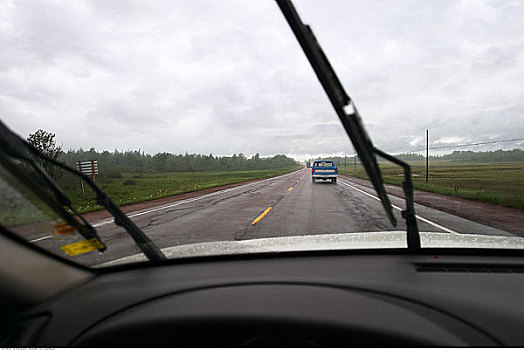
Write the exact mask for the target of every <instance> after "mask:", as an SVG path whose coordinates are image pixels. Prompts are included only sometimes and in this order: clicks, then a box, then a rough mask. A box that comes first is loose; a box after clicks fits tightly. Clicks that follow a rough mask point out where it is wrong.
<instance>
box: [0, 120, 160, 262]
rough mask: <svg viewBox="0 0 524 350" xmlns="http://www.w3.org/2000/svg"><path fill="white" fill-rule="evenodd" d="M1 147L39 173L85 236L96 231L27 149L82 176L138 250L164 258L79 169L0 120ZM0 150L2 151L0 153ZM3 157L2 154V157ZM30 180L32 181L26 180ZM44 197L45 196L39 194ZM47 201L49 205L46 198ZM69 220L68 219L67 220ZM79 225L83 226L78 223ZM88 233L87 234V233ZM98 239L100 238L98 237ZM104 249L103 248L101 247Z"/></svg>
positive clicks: (148, 255)
mask: <svg viewBox="0 0 524 350" xmlns="http://www.w3.org/2000/svg"><path fill="white" fill-rule="evenodd" d="M0 146H1V149H2V151H3V152H6V153H7V154H8V155H9V156H10V157H12V158H15V159H18V160H23V161H25V162H27V163H29V164H30V165H31V167H32V168H33V169H34V170H35V171H36V172H37V174H39V175H40V178H39V180H41V182H42V183H43V184H44V185H45V186H46V187H47V188H48V189H49V190H50V191H51V192H52V193H53V194H54V197H55V198H56V200H57V201H58V202H59V203H60V204H61V205H63V206H65V207H67V208H69V209H71V210H72V211H73V212H74V213H75V214H76V215H77V216H78V217H79V218H80V219H81V220H82V222H83V224H84V226H85V227H86V230H85V232H82V233H83V234H84V237H86V238H97V239H98V240H100V238H99V237H98V235H97V233H96V230H95V229H94V228H93V227H92V226H91V225H90V224H89V223H88V222H87V221H86V220H85V219H84V218H83V217H82V215H80V213H78V211H77V210H76V209H75V207H74V206H73V205H72V203H71V200H70V199H69V197H67V195H66V194H65V193H64V192H62V190H61V189H60V188H59V187H58V186H57V185H56V184H55V183H54V181H53V180H52V179H51V178H50V177H49V175H47V173H46V172H45V171H44V170H42V168H41V167H40V166H39V165H38V164H36V163H35V162H34V160H33V159H32V158H31V157H30V156H29V154H28V152H27V151H29V152H30V153H31V154H32V155H33V156H35V157H38V158H40V159H43V160H45V161H47V162H49V163H51V164H53V165H55V166H57V167H59V168H61V169H64V170H65V171H67V172H70V173H73V174H75V175H77V176H79V177H81V178H82V180H83V181H85V182H86V183H87V184H88V185H89V186H90V187H91V188H92V189H93V191H94V192H95V194H96V201H97V203H98V204H100V205H101V206H103V207H104V208H105V209H106V210H107V211H108V212H109V213H110V214H111V215H113V218H114V220H115V224H117V225H120V226H122V227H124V228H125V229H126V231H127V232H128V233H129V234H130V235H131V237H132V238H133V240H134V241H135V242H136V244H137V245H138V247H139V248H140V250H142V252H143V253H144V254H145V255H146V256H147V257H148V258H149V260H151V261H155V262H158V261H163V260H166V257H165V255H164V254H163V253H162V251H161V250H160V249H159V248H158V247H157V246H156V245H155V244H154V243H153V242H152V241H151V240H150V239H149V237H147V236H146V235H145V234H144V233H143V232H142V231H141V230H140V229H139V228H138V226H136V225H135V224H134V223H133V222H132V221H131V220H130V219H129V218H128V217H127V216H126V215H125V214H124V213H123V212H122V211H121V210H120V208H119V207H118V206H117V205H115V204H114V203H113V201H112V200H111V198H110V197H109V196H108V195H106V194H105V193H104V192H103V191H102V190H101V189H100V188H99V187H98V186H97V185H96V184H95V183H94V182H93V181H92V180H91V179H90V178H89V177H87V176H85V175H84V174H82V173H80V172H79V171H77V170H75V169H72V168H70V167H68V166H67V165H65V164H62V163H60V162H58V161H56V160H54V159H52V158H50V157H47V156H46V155H44V154H42V153H41V152H40V151H39V150H38V149H36V148H35V147H34V146H33V145H31V144H29V143H27V142H26V141H25V140H23V139H22V138H20V137H19V136H18V135H16V134H15V133H13V132H12V131H11V130H9V128H7V126H6V125H5V124H4V123H3V122H2V121H0ZM0 153H1V152H0ZM2 158H5V157H2ZM2 164H4V159H2ZM29 183H32V182H29ZM38 187H39V186H38V185H37V184H34V183H33V187H32V188H33V190H35V189H37V188H38ZM36 191H37V192H38V193H37V195H42V193H43V191H38V190H36ZM41 198H42V199H44V200H46V198H45V197H41ZM46 202H47V203H48V204H49V198H47V200H46ZM53 208H55V209H56V206H54V205H53ZM63 212H65V213H67V211H66V210H64V209H63V208H61V211H59V213H61V214H63ZM70 220H71V219H69V221H70ZM80 227H82V226H81V225H80ZM86 235H87V236H86ZM100 241H101V240H100ZM104 249H105V247H104Z"/></svg>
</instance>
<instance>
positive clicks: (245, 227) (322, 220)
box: [39, 168, 513, 265]
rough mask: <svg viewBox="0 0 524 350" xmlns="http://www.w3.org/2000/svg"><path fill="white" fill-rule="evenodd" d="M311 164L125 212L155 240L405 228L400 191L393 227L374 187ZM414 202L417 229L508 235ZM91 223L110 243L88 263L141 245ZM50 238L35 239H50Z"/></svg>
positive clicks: (106, 223)
mask: <svg viewBox="0 0 524 350" xmlns="http://www.w3.org/2000/svg"><path fill="white" fill-rule="evenodd" d="M310 171H311V170H310V169H307V168H305V169H301V170H299V171H296V172H293V173H290V174H286V175H283V176H279V177H276V178H272V179H267V180H262V181H259V182H256V183H250V184H246V185H242V186H239V187H234V188H230V189H227V190H223V191H219V192H214V193H211V194H207V195H203V196H200V197H195V198H191V199H186V200H181V201H177V202H173V203H170V204H166V205H163V206H159V207H153V208H149V209H147V210H142V211H139V212H133V213H130V214H128V216H129V217H130V218H131V219H132V220H133V221H134V222H135V224H136V225H138V226H139V227H140V228H141V229H142V230H143V231H144V232H145V233H146V234H147V235H148V236H149V237H150V238H151V239H152V240H153V241H154V242H155V243H156V244H157V245H158V246H159V247H161V248H164V247H170V246H175V245H182V244H190V243H198V242H210V241H229V240H245V239H254V238H266V237H279V236H290V235H310V234H321V233H346V232H372V231H390V230H405V225H404V220H403V219H402V218H401V214H400V210H398V209H400V208H404V200H403V199H400V198H398V197H391V196H390V198H391V202H392V204H393V205H394V206H397V207H398V209H395V210H394V212H395V215H396V217H397V221H398V225H397V227H396V228H395V227H393V226H392V225H391V224H390V222H389V221H388V219H387V217H386V215H385V212H384V209H383V207H382V204H381V203H380V201H378V200H377V199H376V197H375V192H374V190H372V189H370V188H367V187H364V186H362V185H358V184H356V183H353V182H352V181H351V180H350V179H348V178H343V177H339V180H338V183H336V184H332V183H330V182H327V181H326V182H322V181H320V182H315V183H313V182H312V180H311V174H310ZM415 208H416V213H417V215H418V216H419V219H418V225H419V230H420V231H430V232H455V233H462V234H467V233H476V234H486V235H506V236H508V235H509V236H513V235H512V234H509V233H507V232H504V231H501V230H498V229H494V228H491V227H488V226H485V225H481V224H478V223H475V222H472V221H469V220H466V219H462V218H459V217H456V216H453V215H450V214H447V213H444V212H441V211H437V210H434V209H431V208H428V207H424V206H420V205H416V207H415ZM264 213H265V215H264ZM256 219H258V221H257V222H256V223H254V221H255V220H256ZM92 224H93V225H94V226H95V227H96V229H97V230H98V232H99V235H100V237H101V238H102V240H103V241H104V242H105V243H106V245H107V246H108V247H109V248H108V250H107V251H106V252H105V253H104V254H101V255H98V254H96V255H94V254H89V255H85V256H79V257H76V258H75V260H76V261H79V262H81V263H86V264H88V265H91V264H94V263H101V262H105V261H109V260H113V259H116V258H120V257H124V256H128V255H131V254H134V253H139V250H138V248H137V247H136V246H135V244H134V242H133V241H132V240H131V238H130V237H129V235H128V234H127V233H125V232H124V230H123V229H122V228H121V227H119V226H116V225H115V224H114V223H113V222H112V221H111V220H107V219H106V220H102V221H99V222H94V223H92ZM50 241H51V240H42V241H40V242H39V244H40V245H49V244H53V242H50Z"/></svg>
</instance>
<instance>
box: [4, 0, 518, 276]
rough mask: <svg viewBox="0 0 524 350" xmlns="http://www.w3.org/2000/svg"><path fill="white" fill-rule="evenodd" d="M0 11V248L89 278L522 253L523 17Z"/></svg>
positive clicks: (428, 6)
mask: <svg viewBox="0 0 524 350" xmlns="http://www.w3.org/2000/svg"><path fill="white" fill-rule="evenodd" d="M295 9H296V12H295ZM0 13H1V15H0V18H1V19H2V25H1V26H0V40H1V42H2V53H1V54H0V118H1V121H2V125H1V126H2V130H1V132H0V139H1V142H2V143H1V145H2V150H1V151H0V155H1V161H2V163H1V167H0V189H1V191H0V225H1V227H2V232H4V233H6V234H15V235H17V236H19V237H21V238H23V239H24V240H26V241H28V242H30V243H31V244H33V245H34V246H36V247H38V248H41V249H45V250H47V251H49V252H52V253H53V254H56V255H57V256H59V257H62V258H65V259H68V260H71V261H74V262H76V263H79V264H82V265H85V266H89V267H94V268H100V267H106V266H112V265H118V264H129V263H134V262H138V261H148V260H151V261H159V260H164V259H166V258H167V259H176V258H183V257H199V256H209V255H233V254H255V253H265V252H288V251H311V250H321V251H322V250H332V249H336V250H344V249H348V250H349V249H388V248H406V249H419V248H420V247H421V249H424V248H428V247H432V248H435V247H436V248H455V247H460V248H472V249H473V248H489V249H523V248H524V239H523V238H521V237H523V236H524V151H523V150H522V147H523V145H524V132H523V129H522V127H521V124H522V119H523V118H522V110H523V108H524V106H523V102H522V98H521V95H522V91H524V79H522V77H524V60H523V59H522V58H523V56H524V39H523V37H522V32H523V30H524V24H523V23H524V6H522V4H520V3H518V2H516V3H509V2H508V3H499V2H490V1H486V2H471V1H440V2H434V1H419V2H416V3H413V2H412V1H398V2H395V5H394V6H393V4H388V3H384V2H381V1H364V2H346V1H341V2H329V3H322V4H320V3H315V2H309V1H296V3H295V4H294V7H293V4H291V3H290V2H289V1H287V0H278V1H277V2H274V1H257V2H249V3H246V2H243V1H236V0H220V1H210V0H198V1H191V2H187V1H155V2H142V1H131V0H130V1H124V2H99V1H77V2H58V1H57V2H55V1H49V2H47V1H46V2H42V3H38V4H35V3H25V2H11V1H4V2H2V3H0ZM350 96H351V97H350ZM357 107H358V110H357ZM348 136H349V137H348ZM322 167H329V168H335V169H329V170H327V169H325V170H322V169H317V168H322Z"/></svg>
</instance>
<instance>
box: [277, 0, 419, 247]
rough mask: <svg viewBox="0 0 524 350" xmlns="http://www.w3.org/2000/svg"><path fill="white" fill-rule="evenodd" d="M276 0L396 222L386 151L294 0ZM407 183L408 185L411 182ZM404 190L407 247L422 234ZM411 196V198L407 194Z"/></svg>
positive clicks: (416, 245)
mask: <svg viewBox="0 0 524 350" xmlns="http://www.w3.org/2000/svg"><path fill="white" fill-rule="evenodd" d="M276 2H277V4H278V6H279V7H280V10H281V11H282V13H283V14H284V17H285V18H286V20H287V22H288V23H289V26H290V27H291V29H292V31H293V33H294V34H295V37H296V38H297V40H298V42H299V44H300V46H301V47H302V50H303V51H304V53H305V54H306V57H307V58H308V60H309V63H310V64H311V66H312V67H313V70H314V71H315V74H316V75H317V78H318V80H319V81H320V83H321V84H322V87H323V88H324V90H325V92H326V94H327V95H328V98H329V100H330V101H331V104H332V105H333V108H334V109H335V111H336V113H337V115H338V117H339V119H340V121H341V122H342V125H343V126H344V129H345V130H346V132H347V134H348V136H349V138H350V140H351V142H352V143H353V146H354V147H355V150H356V151H357V153H358V156H359V157H360V159H361V161H362V165H363V166H364V168H365V169H366V172H367V174H368V176H369V178H370V180H371V182H372V183H373V187H374V188H375V190H376V191H377V195H378V197H379V198H380V201H381V202H382V205H383V207H384V210H385V211H386V214H387V216H388V218H389V220H390V222H391V224H392V225H393V226H396V225H397V220H396V218H395V216H394V215H393V208H392V206H391V202H390V201H389V197H388V195H387V192H386V189H385V187H384V181H383V179H382V174H381V172H380V168H379V167H378V163H377V159H376V154H379V155H380V156H383V154H385V153H383V152H381V151H380V153H379V152H377V151H378V150H377V149H376V148H375V147H374V146H373V143H372V142H371V138H370V137H369V136H368V134H367V132H366V130H365V129H364V125H363V123H362V119H361V117H360V114H359V113H358V111H357V108H356V107H355V105H354V104H353V101H352V100H351V98H350V97H349V96H348V94H347V93H346V91H345V90H344V87H343V86H342V84H341V83H340V80H339V79H338V77H337V75H336V73H335V71H334V70H333V67H332V66H331V64H330V63H329V60H328V59H327V57H326V55H325V54H324V51H323V50H322V48H321V47H320V44H319V43H318V41H317V39H316V37H315V35H314V34H313V31H312V30H311V27H310V26H308V25H305V24H304V23H303V22H302V20H301V19H300V16H299V15H298V13H297V11H296V9H295V7H294V6H293V3H292V2H291V0H276ZM388 157H391V158H393V159H395V160H396V161H395V163H396V164H399V163H398V162H397V159H396V158H395V157H392V156H389V155H388ZM390 160H391V159H390ZM404 164H405V163H404ZM399 165H400V164H399ZM405 165H407V164H405ZM402 166H404V165H402ZM407 169H410V168H409V165H407ZM404 170H406V167H404ZM405 174H411V171H410V170H409V172H407V173H406V172H405ZM408 182H409V183H411V175H409V181H408ZM406 186H407V187H409V184H408V185H406ZM411 188H412V187H411ZM404 190H405V193H406V203H407V206H408V208H407V209H406V210H405V211H404V212H403V214H402V215H403V217H404V218H405V219H406V224H407V226H408V232H411V235H410V236H411V239H409V237H410V236H408V248H410V249H411V248H419V247H420V238H419V232H418V227H417V222H416V217H415V209H414V206H413V205H411V206H410V204H409V203H413V191H412V190H411V192H410V191H406V187H405V188H404ZM409 196H410V198H408V197H409Z"/></svg>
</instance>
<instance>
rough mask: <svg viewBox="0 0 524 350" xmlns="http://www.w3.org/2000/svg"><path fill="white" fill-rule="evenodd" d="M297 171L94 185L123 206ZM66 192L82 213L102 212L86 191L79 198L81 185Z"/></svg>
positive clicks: (140, 178) (125, 176) (162, 176)
mask: <svg viewBox="0 0 524 350" xmlns="http://www.w3.org/2000/svg"><path fill="white" fill-rule="evenodd" d="M299 168H300V167H296V168H292V169H272V170H247V171H229V172H225V171H223V172H184V173H178V172H177V173H174V172H165V173H122V175H121V177H119V178H110V179H105V180H104V181H103V182H102V181H100V182H97V185H98V186H99V187H100V188H101V189H102V190H103V191H104V192H106V193H107V194H108V195H109V196H110V197H111V198H112V199H113V201H114V202H115V204H117V205H119V206H122V205H127V204H134V203H140V202H144V201H147V200H151V199H157V198H164V197H169V196H172V195H176V194H181V193H187V192H194V191H198V190H203V189H206V188H212V187H218V186H223V185H230V184H235V183H240V182H244V181H249V180H255V179H263V178H269V177H274V176H277V175H281V174H284V173H287V172H290V171H293V170H297V169H299ZM66 192H67V195H68V196H69V197H70V198H71V199H72V201H73V203H74V205H75V206H76V207H77V209H78V210H79V211H80V212H81V213H87V212H90V211H95V210H100V209H102V208H101V207H100V206H99V205H97V204H96V202H95V197H94V193H93V192H92V191H91V190H88V189H87V187H86V193H85V195H82V191H81V188H80V184H78V186H75V187H72V188H68V189H67V190H66Z"/></svg>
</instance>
